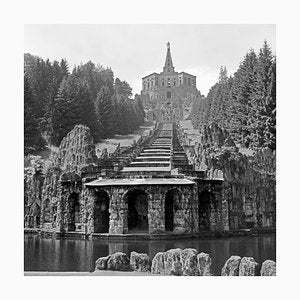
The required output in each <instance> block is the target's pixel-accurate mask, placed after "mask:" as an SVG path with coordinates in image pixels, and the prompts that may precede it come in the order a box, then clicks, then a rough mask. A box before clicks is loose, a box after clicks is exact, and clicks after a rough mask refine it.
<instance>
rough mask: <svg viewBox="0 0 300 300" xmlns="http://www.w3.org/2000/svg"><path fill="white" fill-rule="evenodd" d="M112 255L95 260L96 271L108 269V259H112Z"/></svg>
mask: <svg viewBox="0 0 300 300" xmlns="http://www.w3.org/2000/svg"><path fill="white" fill-rule="evenodd" d="M110 257H111V255H108V256H105V257H100V258H98V259H97V260H96V262H95V271H96V270H107V261H108V260H109V259H110Z"/></svg>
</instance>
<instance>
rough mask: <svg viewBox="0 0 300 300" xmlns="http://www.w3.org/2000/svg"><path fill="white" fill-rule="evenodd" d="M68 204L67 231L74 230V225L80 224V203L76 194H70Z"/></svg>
mask: <svg viewBox="0 0 300 300" xmlns="http://www.w3.org/2000/svg"><path fill="white" fill-rule="evenodd" d="M68 202H69V220H68V231H75V230H76V223H80V202H79V196H78V194H77V193H75V192H74V193H72V194H71V195H70V196H69V199H68Z"/></svg>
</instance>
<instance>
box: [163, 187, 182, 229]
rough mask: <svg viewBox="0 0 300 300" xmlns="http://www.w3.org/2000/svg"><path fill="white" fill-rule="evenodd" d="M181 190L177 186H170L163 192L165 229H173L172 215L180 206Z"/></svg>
mask: <svg viewBox="0 0 300 300" xmlns="http://www.w3.org/2000/svg"><path fill="white" fill-rule="evenodd" d="M181 195H182V193H181V191H180V190H179V189H178V188H171V189H169V190H168V191H167V192H166V194H165V229H166V231H173V230H174V215H175V213H176V211H177V210H178V209H179V208H180V207H179V204H180V198H181Z"/></svg>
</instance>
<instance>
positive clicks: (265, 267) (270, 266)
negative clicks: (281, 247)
mask: <svg viewBox="0 0 300 300" xmlns="http://www.w3.org/2000/svg"><path fill="white" fill-rule="evenodd" d="M260 275H261V276H276V262H275V261H273V260H265V261H264V262H263V263H262V265H261V270H260Z"/></svg>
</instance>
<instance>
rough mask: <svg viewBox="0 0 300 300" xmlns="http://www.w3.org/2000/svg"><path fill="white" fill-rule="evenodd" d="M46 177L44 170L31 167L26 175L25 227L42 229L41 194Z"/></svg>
mask: <svg viewBox="0 0 300 300" xmlns="http://www.w3.org/2000/svg"><path fill="white" fill-rule="evenodd" d="M43 182H44V176H43V173H42V169H41V167H40V168H36V167H34V166H33V167H30V168H27V169H25V174H24V226H25V227H29V228H39V227H40V211H41V194H42V186H43Z"/></svg>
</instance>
